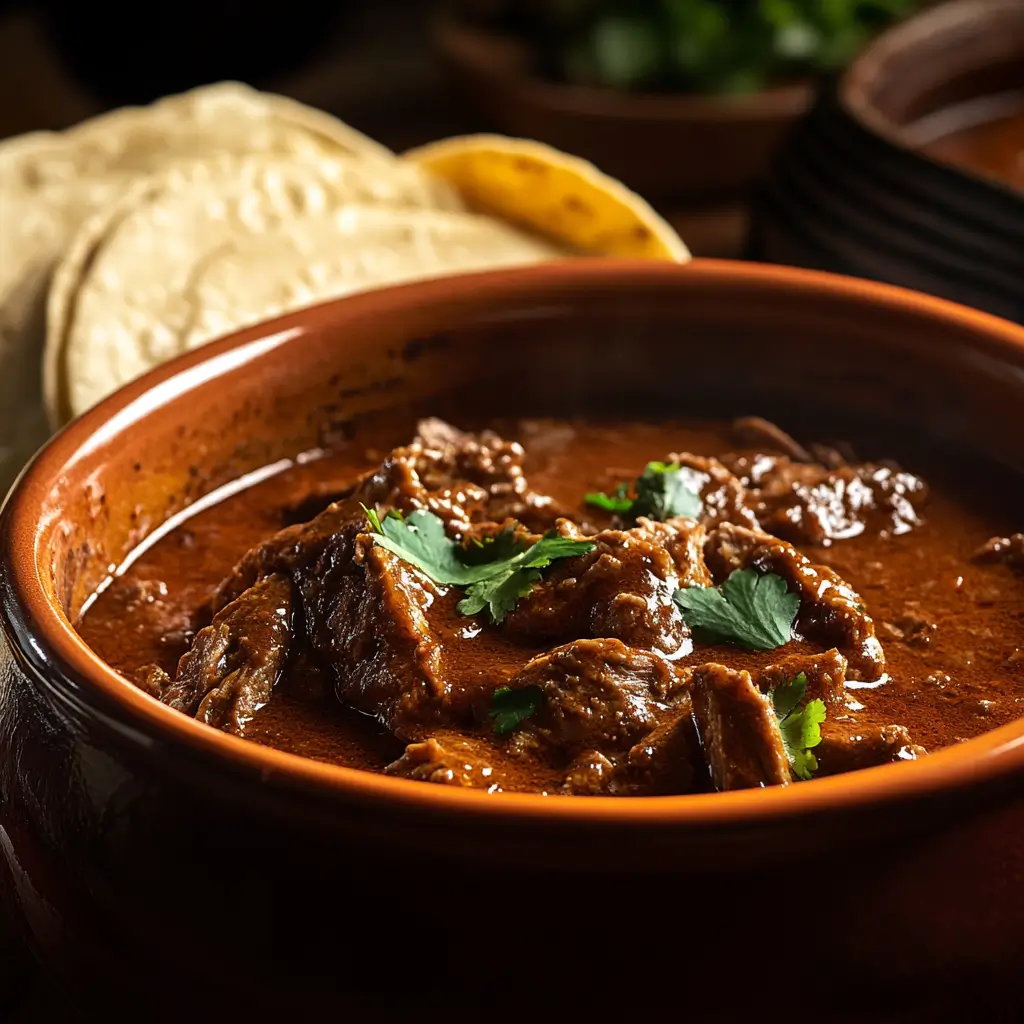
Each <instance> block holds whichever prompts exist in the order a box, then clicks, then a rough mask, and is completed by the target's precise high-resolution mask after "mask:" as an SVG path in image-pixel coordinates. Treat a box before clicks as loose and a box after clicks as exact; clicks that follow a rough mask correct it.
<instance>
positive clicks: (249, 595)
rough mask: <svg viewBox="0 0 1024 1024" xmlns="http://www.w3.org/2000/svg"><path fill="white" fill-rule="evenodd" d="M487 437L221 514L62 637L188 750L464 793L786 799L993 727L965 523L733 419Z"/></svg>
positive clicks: (355, 469) (988, 653)
mask: <svg viewBox="0 0 1024 1024" xmlns="http://www.w3.org/2000/svg"><path fill="white" fill-rule="evenodd" d="M500 429H501V430H502V431H503V436H510V437H516V438H518V439H519V440H518V441H511V440H504V439H503V436H499V434H498V433H495V432H491V431H484V432H482V433H479V434H469V433H464V432H462V431H460V430H458V429H456V428H454V427H453V426H450V425H449V424H447V423H445V422H442V421H441V420H436V419H434V420H427V421H423V422H421V423H420V424H419V427H418V431H417V433H416V435H415V437H413V438H411V439H410V440H409V441H408V443H407V444H405V445H403V446H402V447H398V448H396V449H395V450H393V451H391V452H390V453H388V454H384V453H376V454H374V453H372V452H371V453H365V454H364V453H363V452H362V450H360V451H359V452H358V453H354V452H353V451H342V452H338V453H336V454H335V455H332V456H329V457H325V458H322V459H317V460H314V461H306V462H304V463H301V464H296V465H294V466H293V467H291V468H290V469H287V470H286V471H284V472H283V473H280V474H278V475H276V476H273V477H272V478H270V479H267V480H265V481H264V482H262V483H259V484H256V485H255V486H252V487H250V488H248V489H246V490H243V491H241V492H239V493H235V494H233V495H231V496H229V497H226V498H224V499H223V500H222V501H221V502H220V503H219V504H216V505H214V506H213V507H210V508H208V509H206V510H204V511H202V512H200V513H198V514H197V515H194V516H192V517H191V518H189V519H187V520H185V521H184V522H183V523H182V524H180V525H179V526H178V527H177V528H176V529H174V530H172V531H171V532H170V533H169V534H168V535H167V536H166V537H164V538H163V539H162V540H161V541H159V542H158V543H157V544H156V545H154V546H153V547H152V548H150V549H149V550H147V551H146V552H144V553H143V554H142V555H141V556H140V557H139V558H137V559H136V560H135V561H134V563H132V564H131V566H130V567H129V568H128V570H127V571H125V572H123V573H122V574H120V575H118V576H117V577H116V578H115V579H114V580H113V582H112V584H111V585H110V586H109V587H108V588H107V589H106V590H105V591H104V592H103V593H102V594H101V595H100V596H99V598H98V600H97V601H96V602H95V603H94V604H93V606H92V608H91V609H90V610H89V611H88V612H87V614H86V616H85V618H84V620H83V621H82V622H81V623H80V629H81V632H82V634H83V636H84V637H85V638H86V640H87V641H88V642H89V643H91V644H92V646H93V647H94V648H95V649H96V650H97V651H98V652H99V653H100V654H101V655H102V656H103V657H105V658H106V659H107V660H108V661H109V662H110V663H111V664H113V665H114V666H115V667H116V668H117V669H119V670H120V671H121V672H123V673H125V674H126V675H127V676H128V677H130V678H131V679H132V680H134V681H135V682H136V683H137V684H138V685H139V686H140V687H143V688H144V689H146V690H147V691H148V692H149V693H150V694H152V695H153V696H154V697H155V698H157V699H159V700H161V701H163V702H164V703H166V704H168V705H170V706H171V707H173V708H176V709H177V710H178V711H180V712H181V713H182V714H185V715H190V716H193V717H195V718H197V719H199V720H200V721H202V722H205V723H207V724H208V725H209V726H210V727H212V728H216V729H222V730H224V731H226V732H229V733H234V734H236V735H240V736H244V737H246V738H248V739H250V740H253V741H255V742H257V743H262V744H267V745H271V746H275V747H279V748H281V749H283V750H288V751H292V752H295V753H298V754H303V755H305V756H308V757H314V758H318V759H321V760H325V761H330V762H334V763H337V764H343V765H350V766H355V767H358V768H363V769H366V770H370V771H379V772H384V773H386V774H388V775H393V776H398V777H402V778H407V779H418V780H422V781H424V782H432V783H440V784H445V785H454V786H469V787H475V788H480V789H485V790H488V791H492V792H498V791H502V790H519V791H527V792H531V791H532V792H543V793H547V794H614V795H623V796H642V795H648V794H663V793H689V792H698V791H705V790H710V789H720V790H725V789H738V788H745V787H759V786H773V785H788V784H792V783H802V782H803V781H806V780H810V779H814V778H820V777H822V776H826V775H832V774H835V773H837V772H846V771H850V770H853V769H856V768H864V767H869V766H872V765H880V764H885V763H887V762H901V761H912V760H915V759H917V758H920V757H924V756H926V750H931V749H934V748H936V747H940V746H943V745H948V744H951V743H955V742H958V741H960V740H962V739H964V738H967V737H970V736H973V735H977V734H978V733H980V732H983V731H985V730H987V729H990V728H993V727H995V726H997V725H999V724H1002V723H1004V722H1007V721H1009V720H1011V719H1013V718H1015V717H1017V716H1018V715H1019V714H1020V713H1021V712H1022V711H1024V679H1022V675H1024V672H1022V668H1024V655H1022V653H1021V650H1020V647H1021V646H1024V621H1022V612H1024V576H1022V575H1021V573H1022V570H1024V535H1021V534H1016V535H1012V534H1010V535H1008V536H1003V534H1004V533H1009V530H1008V529H1007V524H1005V523H1003V522H1001V521H1000V520H999V519H998V517H996V518H993V515H992V513H991V512H990V511H989V505H988V504H986V502H985V501H983V500H981V499H980V498H978V500H967V499H965V497H964V495H961V494H960V493H959V492H957V493H956V494H955V495H954V494H953V493H951V492H948V491H947V490H945V489H944V488H942V487H940V486H933V487H929V485H928V484H927V483H926V482H925V481H924V480H922V479H921V478H919V477H918V476H915V475H912V474H911V473H909V472H905V471H903V470H901V469H900V468H899V467H898V466H896V465H895V464H894V463H891V462H887V461H886V462H878V463H865V462H861V461H858V460H857V458H856V456H855V454H854V453H853V452H852V451H850V450H849V449H848V448H846V447H844V446H839V447H836V448H833V447H825V446H823V445H815V444H812V445H809V446H807V447H804V445H803V444H801V443H799V442H798V441H796V440H795V439H794V438H792V437H790V436H789V435H788V434H786V433H784V432H783V431H782V430H780V429H779V428H778V427H776V426H774V425H773V424H771V423H768V422H766V421H764V420H760V419H754V418H751V419H746V420H741V421H739V422H737V423H733V424H722V423H709V422H699V423H690V424H669V425H664V424H663V425H660V426H655V425H650V424H643V423H626V424H617V425H599V424H581V423H569V422H555V421H523V422H519V423H514V424H505V425H504V426H502V427H501V428H500ZM959 479H961V480H962V481H966V479H967V478H966V477H965V476H962V477H960V478H959ZM972 488H973V484H972V485H970V487H968V486H967V485H966V484H965V486H964V490H967V491H971V494H973V493H974V492H973V490H972ZM993 535H994V536H993Z"/></svg>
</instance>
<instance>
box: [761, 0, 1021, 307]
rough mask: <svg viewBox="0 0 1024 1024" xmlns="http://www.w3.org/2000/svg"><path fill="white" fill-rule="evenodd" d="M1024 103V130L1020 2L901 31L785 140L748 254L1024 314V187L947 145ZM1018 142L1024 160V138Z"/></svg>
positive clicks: (954, 12)
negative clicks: (956, 156)
mask: <svg viewBox="0 0 1024 1024" xmlns="http://www.w3.org/2000/svg"><path fill="white" fill-rule="evenodd" d="M1014 113H1018V114H1019V115H1020V119H1019V121H1018V122H1017V124H1018V125H1019V126H1020V127H1019V130H1020V131H1021V132H1022V133H1024V3H1021V2H1020V0H956V2H953V3H949V4H944V5H942V6H940V7H936V8H933V9H930V10H928V11H925V12H924V13H922V14H920V15H918V16H917V17H915V18H912V19H910V20H909V21H906V22H904V23H903V24H901V25H898V26H896V27H894V28H892V29H890V30H889V31H888V32H886V33H884V34H883V35H882V36H880V37H879V38H878V39H877V40H876V41H875V42H874V43H873V44H872V45H870V46H869V47H868V48H867V49H866V50H865V51H864V52H863V53H862V54H861V56H860V57H858V58H857V59H856V60H855V61H854V62H853V63H852V64H851V66H850V68H849V69H848V70H847V71H846V73H845V74H843V75H842V76H841V77H840V78H839V79H838V81H836V82H835V83H833V85H832V86H831V87H830V88H827V89H825V90H824V91H823V93H822V95H821V96H820V98H819V100H818V102H817V103H816V105H815V108H814V109H813V111H812V112H811V114H810V115H809V117H808V118H807V119H806V120H805V121H804V122H803V123H802V124H801V126H800V128H799V130H798V131H796V132H795V133H794V134H793V136H792V137H791V138H790V140H789V141H788V143H787V144H786V145H785V147H784V148H783V150H782V152H781V153H780V156H779V159H778V161H777V163H776V166H775V168H774V170H773V173H772V175H771V176H770V178H769V180H768V182H767V184H766V185H765V186H764V187H763V188H762V189H761V190H760V192H759V194H758V196H757V198H756V201H755V203H754V210H753V215H752V226H751V235H750V240H749V246H748V255H750V256H751V257H752V258H754V259H760V260H765V261H768V262H774V263H787V264H791V265H795V266H803V267H812V268H817V269H823V270H831V271H835V272H839V273H845V274H852V275H855V276H858V277H867V278H871V279H874V280H879V281H886V282H889V283H892V284H899V285H903V286H905V287H909V288H915V289H918V290H921V291H926V292H930V293H932V294H935V295H940V296H943V297H945V298H949V299H953V300H955V301H958V302H963V303H966V304H968V305H973V306H975V307H977V308H980V309H983V310H986V311H988V312H991V313H995V314H997V315H999V316H1003V317H1006V318H1008V319H1011V320H1016V321H1017V322H1024V191H1022V190H1018V189H1017V188H1016V187H1014V185H1013V184H1011V182H1010V180H1009V178H1006V179H1004V180H1000V179H999V178H997V177H995V176H993V175H992V174H991V172H986V171H984V170H982V169H977V168H975V169H971V168H969V167H966V166H963V165H958V164H955V163H952V162H950V159H949V157H950V153H951V150H952V148H953V147H949V146H947V145H940V143H942V141H943V140H947V141H951V140H952V139H953V137H954V135H955V133H957V132H962V131H964V130H965V129H970V128H971V127H972V126H976V125H978V124H984V123H986V122H989V121H994V120H996V119H998V118H1000V117H1003V116H1006V115H1007V114H1014ZM1018 151H1019V153H1020V154H1021V159H1022V160H1024V137H1022V138H1021V140H1020V142H1019V146H1018Z"/></svg>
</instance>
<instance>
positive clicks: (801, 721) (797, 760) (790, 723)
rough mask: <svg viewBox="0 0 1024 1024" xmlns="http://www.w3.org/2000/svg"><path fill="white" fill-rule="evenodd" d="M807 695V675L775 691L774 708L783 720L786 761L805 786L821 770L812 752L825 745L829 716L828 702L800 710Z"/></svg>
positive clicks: (802, 675) (821, 702)
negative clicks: (824, 726)
mask: <svg viewBox="0 0 1024 1024" xmlns="http://www.w3.org/2000/svg"><path fill="white" fill-rule="evenodd" d="M806 693H807V676H806V675H805V674H804V673H803V672H801V673H800V674H799V675H798V676H796V678H794V679H792V680H790V682H788V683H782V684H781V685H779V686H776V687H775V689H774V690H772V707H773V708H774V709H775V716H776V718H778V720H779V732H781V733H782V744H783V746H784V747H785V748H786V757H788V758H789V764H790V767H791V768H792V769H793V774H794V775H795V776H796V777H797V778H798V779H803V780H804V781H805V782H806V781H807V780H808V779H810V777H811V775H812V774H813V773H814V772H815V771H817V768H818V759H817V758H816V757H815V756H814V754H812V753H811V750H812V748H814V747H816V746H817V745H818V744H819V743H820V742H821V728H820V726H821V723H822V722H824V721H825V715H826V711H825V702H824V701H823V700H821V699H820V698H815V699H814V700H812V701H808V703H807V704H806V706H805V707H803V708H802V709H801V710H800V711H797V710H796V708H797V706H798V705H799V704H800V702H801V701H802V700H803V699H804V696H805V695H806Z"/></svg>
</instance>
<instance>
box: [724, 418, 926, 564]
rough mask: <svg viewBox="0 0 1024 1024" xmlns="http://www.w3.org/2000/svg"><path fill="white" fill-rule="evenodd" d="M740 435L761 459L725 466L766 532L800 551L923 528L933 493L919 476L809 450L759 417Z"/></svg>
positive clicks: (740, 427)
mask: <svg viewBox="0 0 1024 1024" xmlns="http://www.w3.org/2000/svg"><path fill="white" fill-rule="evenodd" d="M734 429H735V431H736V434H737V437H738V439H740V440H741V441H743V442H745V443H749V444H752V445H753V446H755V447H756V448H757V449H758V453H757V454H753V455H748V454H733V455H726V456H723V458H722V461H723V462H724V463H725V465H727V466H728V467H729V469H730V470H732V472H733V473H735V474H736V476H737V477H738V478H739V479H740V481H741V483H742V486H743V487H744V488H745V490H746V498H745V501H746V504H747V507H748V508H749V509H750V511H751V512H752V513H753V515H754V516H755V517H756V519H757V523H756V524H755V525H758V524H759V525H760V528H761V529H762V530H765V531H766V532H768V533H771V534H774V535H775V536H777V537H781V538H783V539H784V540H789V541H792V542H793V543H794V544H819V545H827V544H830V543H831V542H832V541H836V540H849V539H850V538H852V537H857V536H859V535H860V534H862V533H864V532H865V531H871V532H874V533H877V534H880V535H882V536H890V535H897V534H901V533H906V532H907V531H909V530H911V529H913V528H914V527H915V526H918V525H920V522H921V520H920V517H919V514H918V510H919V508H920V507H921V506H922V505H923V504H924V503H925V501H927V498H928V488H927V486H926V485H925V484H924V482H923V481H922V480H921V479H920V478H919V477H916V476H914V475H913V474H911V473H905V472H903V471H902V470H901V469H899V467H897V466H895V465H890V464H881V463H879V464H875V463H860V464H858V463H855V461H854V460H853V459H852V458H850V459H847V458H845V457H844V455H843V454H842V453H841V452H840V451H838V450H837V449H835V448H831V447H827V446H824V445H813V446H811V448H810V449H808V448H805V447H804V446H803V445H802V444H800V443H799V442H798V441H796V440H795V439H794V438H793V437H791V436H790V435H789V434H787V433H786V432H785V431H784V430H782V429H781V428H780V427H777V426H776V425H775V424H774V423H770V422H769V421H768V420H763V419H760V418H759V417H756V416H751V417H746V418H744V419H740V420H737V421H736V423H735V424H734ZM765 449H767V451H765ZM776 453H778V454H776ZM852 454H853V453H852V452H851V453H849V455H851V456H852ZM738 521H739V520H738V519H735V518H734V519H733V520H732V522H738Z"/></svg>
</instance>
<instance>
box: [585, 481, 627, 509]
mask: <svg viewBox="0 0 1024 1024" xmlns="http://www.w3.org/2000/svg"><path fill="white" fill-rule="evenodd" d="M628 491H629V487H628V485H627V484H619V486H618V488H617V489H616V491H615V493H614V494H612V495H608V494H602V493H600V492H597V491H595V492H591V493H590V494H588V495H586V497H585V499H584V500H585V501H586V503H587V504H588V505H593V506H594V507H595V508H603V509H604V510H605V511H606V512H617V513H619V514H621V515H629V513H630V510H631V509H632V508H633V499H632V498H630V497H629V496H628Z"/></svg>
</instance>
